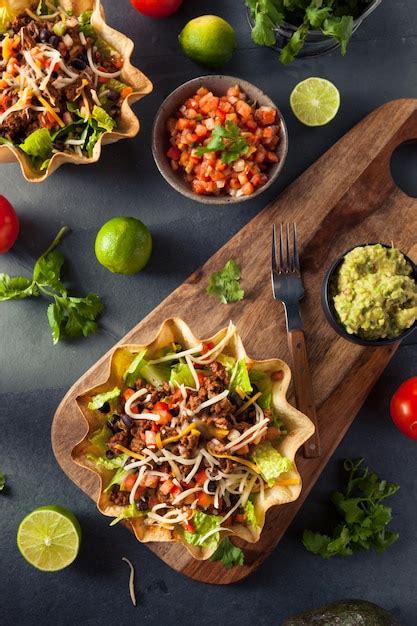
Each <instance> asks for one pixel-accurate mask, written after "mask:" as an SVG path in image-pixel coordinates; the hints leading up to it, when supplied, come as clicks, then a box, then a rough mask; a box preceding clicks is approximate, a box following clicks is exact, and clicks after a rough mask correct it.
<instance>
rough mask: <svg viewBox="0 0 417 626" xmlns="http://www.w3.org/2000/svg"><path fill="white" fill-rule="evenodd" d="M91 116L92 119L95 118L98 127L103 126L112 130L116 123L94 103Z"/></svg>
mask: <svg viewBox="0 0 417 626" xmlns="http://www.w3.org/2000/svg"><path fill="white" fill-rule="evenodd" d="M91 117H92V118H93V120H96V122H97V124H98V126H99V127H100V128H104V130H108V131H110V130H113V128H114V127H115V125H116V122H115V121H114V119H113V118H112V117H110V115H109V114H108V113H107V112H106V111H105V110H104V109H102V108H101V107H98V106H97V105H94V108H93V111H92V113H91Z"/></svg>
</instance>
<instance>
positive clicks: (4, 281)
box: [0, 227, 103, 344]
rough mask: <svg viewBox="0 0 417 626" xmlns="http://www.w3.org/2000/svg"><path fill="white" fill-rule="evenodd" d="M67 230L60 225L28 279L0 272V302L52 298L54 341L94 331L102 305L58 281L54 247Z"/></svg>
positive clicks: (59, 260)
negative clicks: (76, 293) (69, 289)
mask: <svg viewBox="0 0 417 626" xmlns="http://www.w3.org/2000/svg"><path fill="white" fill-rule="evenodd" d="M67 231H68V229H67V227H63V228H61V230H60V231H59V233H58V234H57V236H56V237H55V239H54V240H53V242H52V243H51V245H50V246H49V248H48V249H47V250H46V251H45V252H44V253H43V254H42V255H41V256H40V257H39V258H38V259H37V261H36V262H35V265H34V267H33V275H32V278H31V279H30V278H25V277H23V276H9V275H8V274H0V302H4V301H6V300H13V299H18V298H28V297H31V296H34V297H37V296H40V295H43V296H46V297H47V298H52V300H53V302H51V304H50V305H49V306H48V310H47V315H48V322H49V325H50V327H51V330H52V340H53V343H54V344H56V343H58V341H59V340H60V338H61V337H62V336H63V335H66V336H67V337H79V336H84V337H87V336H88V335H90V334H91V333H93V332H95V331H96V330H97V322H96V318H97V316H98V315H99V314H100V313H101V311H102V310H103V304H102V303H101V301H100V299H99V297H98V296H97V295H96V294H95V293H90V294H88V295H87V296H86V297H85V298H75V297H72V296H69V295H68V293H67V290H66V288H65V286H64V284H63V283H62V281H61V269H62V265H63V263H64V256H63V254H62V253H61V252H59V251H58V250H56V247H57V246H58V245H59V244H60V242H61V239H62V238H63V236H64V235H65V234H66V232H67Z"/></svg>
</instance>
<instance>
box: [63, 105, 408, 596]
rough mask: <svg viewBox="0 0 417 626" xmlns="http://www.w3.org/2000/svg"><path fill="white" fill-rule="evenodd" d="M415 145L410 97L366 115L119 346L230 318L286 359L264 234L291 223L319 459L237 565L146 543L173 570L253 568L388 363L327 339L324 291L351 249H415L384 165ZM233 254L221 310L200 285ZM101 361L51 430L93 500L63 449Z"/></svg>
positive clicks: (261, 347) (213, 327) (254, 344)
mask: <svg viewBox="0 0 417 626" xmlns="http://www.w3.org/2000/svg"><path fill="white" fill-rule="evenodd" d="M416 139H417V100H397V101H394V102H390V103H388V104H386V105H384V106H382V107H381V108H379V109H377V110H376V111H374V112H373V113H372V114H371V115H369V116H368V117H367V118H365V119H364V120H363V121H362V122H361V123H360V124H358V125H357V126H356V127H355V128H353V129H352V130H351V131H350V132H349V133H348V134H347V135H345V137H343V138H342V139H341V140H340V141H339V142H338V143H337V144H336V145H335V146H333V147H332V148H331V149H330V150H329V151H328V152H327V153H326V154H324V155H323V156H322V157H321V158H320V159H319V161H317V162H316V163H315V164H314V165H313V166H312V167H310V168H309V169H308V170H307V171H306V172H305V173H304V174H303V175H302V176H301V177H300V178H299V179H298V180H296V181H295V182H294V183H293V184H292V185H291V186H290V187H289V188H287V189H286V190H285V191H284V192H283V193H282V194H281V196H280V197H279V198H278V199H277V200H276V201H275V202H273V203H272V204H270V205H269V206H268V207H267V208H265V209H264V210H263V211H262V212H261V213H259V214H258V215H257V216H256V217H255V218H254V219H253V220H252V221H251V222H249V223H248V224H247V225H246V226H245V227H244V228H243V229H242V230H240V231H239V232H238V233H237V234H236V235H235V236H234V237H233V238H232V239H231V240H230V241H229V242H228V243H226V245H225V246H223V248H221V249H220V250H219V251H218V252H217V253H216V254H215V255H214V256H213V257H211V258H210V259H209V260H208V261H207V263H206V264H205V265H204V266H203V267H202V268H200V269H199V270H197V271H196V272H195V273H194V274H192V275H191V276H190V277H189V278H188V280H186V281H185V283H184V284H183V285H181V286H180V287H179V288H178V289H176V290H175V291H174V292H173V293H172V294H171V295H170V296H168V298H166V299H165V300H164V301H163V302H162V303H161V304H160V305H159V306H158V307H157V308H156V309H155V310H154V311H152V312H151V313H150V314H149V315H148V316H147V317H146V318H145V319H144V320H142V321H141V322H140V323H139V324H138V325H137V326H136V327H135V328H134V329H133V330H131V331H130V332H129V333H128V334H127V335H126V337H124V338H123V339H122V340H121V342H120V343H126V342H129V343H134V342H138V343H146V342H148V341H150V340H151V339H152V337H153V335H154V334H155V333H156V331H157V329H158V328H159V325H160V324H161V322H162V321H163V320H164V319H165V318H167V317H170V316H180V317H182V318H183V319H184V320H185V321H186V322H187V323H188V324H189V325H190V327H191V328H192V330H193V332H194V333H195V334H196V336H198V337H205V336H209V335H211V334H213V333H214V332H215V331H217V330H218V329H220V328H222V327H223V326H225V325H226V324H227V323H228V321H229V319H232V320H233V321H234V322H235V323H236V324H237V327H238V330H239V333H240V335H241V336H242V338H243V341H244V343H245V346H246V349H247V351H248V353H249V355H250V356H251V357H253V358H255V359H264V358H270V357H280V358H283V359H284V360H286V361H287V362H288V361H289V352H288V345H287V336H286V331H285V322H284V314H283V310H282V306H281V305H280V304H279V303H276V302H275V301H274V300H273V299H272V293H271V285H270V276H269V273H270V243H271V242H270V234H271V224H272V223H273V222H276V223H279V222H287V221H295V222H296V223H297V228H298V240H299V244H300V254H301V264H302V269H303V278H304V284H305V288H306V297H305V300H304V301H303V303H302V317H303V320H304V325H305V330H306V336H307V350H308V354H309V359H310V366H311V373H312V380H313V392H314V397H315V401H316V408H317V416H318V422H319V428H320V439H321V456H320V457H319V458H312V459H307V458H304V457H303V456H302V453H301V454H299V455H298V458H297V465H298V468H299V470H300V473H301V476H302V478H303V491H302V494H301V496H300V498H299V499H298V500H297V501H296V502H294V503H291V504H288V505H285V506H281V507H275V508H274V509H271V510H270V511H269V513H268V516H267V520H266V524H265V528H264V531H263V534H262V537H261V539H260V541H259V542H258V543H257V544H245V545H244V546H243V547H244V550H245V554H246V563H245V565H244V566H242V567H235V568H232V569H229V570H225V569H224V568H223V567H222V566H221V565H219V564H218V563H211V562H208V563H207V562H199V561H195V560H194V559H192V558H191V557H190V555H189V554H188V553H187V552H186V551H185V550H184V549H183V548H182V547H181V546H180V545H177V544H173V543H165V544H146V545H147V546H148V547H149V548H150V549H151V550H152V551H153V552H155V554H157V555H158V556H159V557H160V558H161V559H162V560H164V561H165V562H166V563H167V564H168V565H170V566H171V567H172V568H174V569H175V570H177V571H179V572H181V573H183V574H185V575H187V576H190V577H191V578H194V579H196V580H200V581H204V582H209V583H214V584H228V583H232V582H236V581H238V580H241V579H243V578H245V577H246V576H248V575H249V574H250V573H251V572H253V571H254V570H255V569H256V568H257V567H258V566H259V565H260V564H261V563H262V561H263V560H264V559H265V558H266V557H267V556H268V554H270V552H271V551H272V550H273V549H274V548H275V546H276V545H277V543H278V542H279V540H280V539H281V537H282V536H283V534H284V532H285V531H286V529H287V528H288V526H289V525H290V524H291V521H292V520H293V518H294V516H295V514H296V512H297V511H298V509H299V508H300V506H301V505H302V503H303V501H304V500H305V498H306V497H307V495H308V493H309V492H310V490H311V488H312V487H313V485H314V483H315V482H316V480H317V478H318V477H319V475H320V473H321V471H322V470H323V468H324V467H325V465H326V463H327V462H328V460H329V458H330V457H331V455H332V454H333V452H334V450H335V449H336V447H337V446H338V444H339V442H340V441H341V439H342V438H343V436H344V435H345V433H346V431H347V429H348V428H349V426H350V425H351V423H352V421H353V420H354V418H355V416H356V414H357V413H358V411H359V409H360V408H361V406H362V404H363V402H364V401H365V399H366V397H367V395H368V393H369V391H370V390H371V388H372V387H373V385H374V384H375V382H376V381H377V379H378V377H379V376H380V375H381V373H382V371H383V370H384V368H385V367H386V365H387V363H388V362H389V360H390V359H391V357H392V355H393V353H394V351H395V349H396V347H397V344H394V345H391V346H390V347H384V348H363V347H361V346H357V345H354V344H352V343H350V342H347V341H345V340H344V339H342V338H341V337H339V336H338V335H337V334H335V332H334V331H333V330H332V329H331V328H330V326H328V324H327V323H326V321H325V318H324V314H323V312H322V309H321V304H320V287H321V282H322V279H323V276H324V273H325V271H326V269H327V268H328V266H329V265H330V264H331V262H332V261H333V260H334V259H335V257H336V256H337V255H339V254H341V253H343V252H344V251H345V250H347V249H348V248H350V247H352V246H355V245H360V244H364V243H367V242H376V241H381V242H391V241H393V242H394V243H395V245H396V247H398V248H399V249H401V250H403V251H404V252H407V251H409V250H410V249H411V248H412V246H413V244H414V243H415V238H416V228H415V227H414V228H412V227H411V226H412V224H414V225H415V224H416V211H417V200H415V199H413V198H410V197H408V196H406V195H405V194H404V193H403V192H402V191H401V190H400V189H399V188H398V187H397V186H396V185H395V183H394V181H393V179H392V177H391V174H390V159H391V155H392V153H393V151H394V150H395V149H396V148H397V146H399V145H400V144H402V143H403V142H406V141H410V140H416ZM296 149H301V147H300V146H298V147H297V148H296ZM231 258H233V259H235V260H236V261H237V262H238V263H239V264H240V265H241V267H242V273H243V286H244V288H245V291H246V297H245V299H244V300H243V301H242V302H239V303H236V304H233V305H229V306H225V305H222V304H220V303H218V302H217V301H216V300H215V299H214V297H212V296H208V295H206V293H205V288H206V285H207V278H208V276H209V275H210V274H211V273H212V272H213V271H215V270H218V269H219V268H221V267H222V266H223V265H224V263H225V262H226V261H228V260H229V259H231ZM109 355H110V353H107V354H106V355H104V356H103V357H102V358H101V359H100V360H99V361H98V362H97V363H96V364H95V365H94V366H93V367H92V368H91V369H90V370H89V371H88V372H87V373H86V374H85V375H84V376H83V377H82V378H81V379H80V380H79V381H78V382H77V383H76V384H75V385H74V386H73V387H72V388H71V389H70V391H69V392H68V393H67V395H66V396H65V398H64V399H63V400H62V402H61V404H60V406H59V408H58V410H57V412H56V414H55V417H54V420H53V424H52V445H53V450H54V453H55V456H56V458H57V461H58V463H59V464H60V466H61V467H62V469H63V470H64V472H65V473H66V474H67V475H68V476H69V477H70V478H71V480H73V481H74V482H75V483H76V484H77V485H78V486H79V487H80V488H81V489H82V490H83V491H85V492H86V493H87V494H88V495H89V496H90V497H91V498H93V499H94V498H95V497H96V495H97V488H98V481H97V479H96V477H95V475H94V474H93V473H92V472H91V471H89V470H87V469H83V468H80V467H79V466H77V465H75V464H74V463H73V461H72V459H71V450H72V448H73V447H74V445H75V444H76V443H77V442H78V441H79V440H80V439H82V437H83V436H84V434H85V428H86V427H85V422H84V420H83V418H82V416H81V413H80V411H79V409H78V407H77V404H76V402H75V398H76V396H77V395H79V394H80V393H82V392H83V391H85V390H87V389H88V388H90V387H92V386H94V385H96V384H98V383H100V382H104V381H105V380H106V374H107V368H108V365H109ZM377 436H378V433H375V437H377ZM97 514H98V513H97Z"/></svg>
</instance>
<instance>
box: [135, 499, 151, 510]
mask: <svg viewBox="0 0 417 626" xmlns="http://www.w3.org/2000/svg"><path fill="white" fill-rule="evenodd" d="M136 508H137V510H138V511H147V509H148V498H147V497H146V496H145V497H144V498H141V499H140V500H137V502H136Z"/></svg>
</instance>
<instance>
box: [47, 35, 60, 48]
mask: <svg viewBox="0 0 417 626" xmlns="http://www.w3.org/2000/svg"><path fill="white" fill-rule="evenodd" d="M59 42H60V38H59V37H57V36H56V35H52V36H51V37H50V38H49V45H50V46H52V47H53V48H58V46H59Z"/></svg>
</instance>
